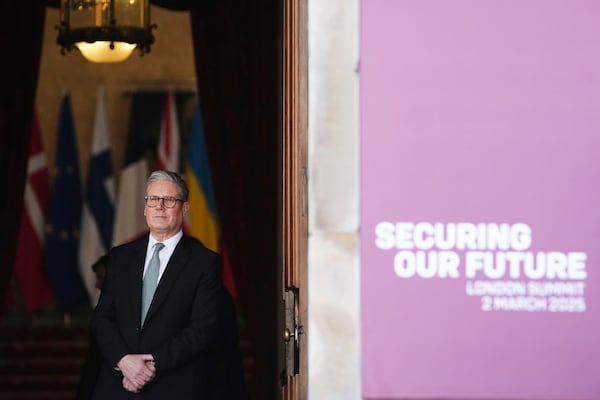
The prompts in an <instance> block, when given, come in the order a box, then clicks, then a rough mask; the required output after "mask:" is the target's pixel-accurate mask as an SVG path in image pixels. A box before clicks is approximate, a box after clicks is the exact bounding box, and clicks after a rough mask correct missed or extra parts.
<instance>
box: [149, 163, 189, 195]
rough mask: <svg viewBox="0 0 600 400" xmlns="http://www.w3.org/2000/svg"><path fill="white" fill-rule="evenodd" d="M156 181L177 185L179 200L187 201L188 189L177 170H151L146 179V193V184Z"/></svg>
mask: <svg viewBox="0 0 600 400" xmlns="http://www.w3.org/2000/svg"><path fill="white" fill-rule="evenodd" d="M156 181H168V182H173V183H174V184H176V185H177V186H178V187H179V197H180V198H181V200H183V201H188V196H189V195H190V190H189V189H188V186H187V183H185V180H184V179H183V178H182V177H181V175H179V174H178V173H177V172H173V171H163V170H159V171H154V172H152V173H151V174H150V176H149V177H148V179H147V180H146V193H148V186H150V184H152V183H153V182H156Z"/></svg>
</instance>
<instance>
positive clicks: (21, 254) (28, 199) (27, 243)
mask: <svg viewBox="0 0 600 400" xmlns="http://www.w3.org/2000/svg"><path fill="white" fill-rule="evenodd" d="M30 140H31V141H30V144H29V162H28V165H27V181H26V182H25V196H24V201H25V204H24V207H23V213H22V215H21V225H20V228H19V240H18V242H17V255H16V258H15V267H14V271H15V276H16V279H17V282H18V284H19V287H20V289H21V294H22V296H23V303H24V307H25V310H27V311H28V312H34V311H36V310H38V309H40V308H42V307H44V306H46V305H48V304H50V303H52V302H53V300H54V295H53V294H52V289H51V288H50V283H49V281H48V277H47V276H46V273H45V271H44V269H43V263H42V260H43V257H42V255H43V248H44V224H45V222H46V215H47V213H48V204H49V200H50V180H49V178H48V169H47V166H46V153H45V152H44V149H43V145H42V138H41V134H40V129H39V124H38V120H37V113H35V112H34V114H33V122H32V126H31V139H30Z"/></svg>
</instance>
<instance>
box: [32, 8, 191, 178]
mask: <svg viewBox="0 0 600 400" xmlns="http://www.w3.org/2000/svg"><path fill="white" fill-rule="evenodd" d="M150 13H151V21H152V22H153V23H155V24H157V25H158V27H157V29H155V30H154V31H153V34H154V38H155V43H154V44H153V45H152V48H151V51H150V53H147V54H145V55H144V56H141V57H140V53H139V51H137V50H136V51H134V52H133V53H132V54H131V56H130V57H129V58H128V59H127V60H125V61H123V62H121V63H114V64H95V63H92V62H89V61H87V60H86V59H85V58H84V57H83V56H82V55H81V54H79V52H78V51H76V50H74V51H71V52H68V53H66V54H65V55H62V54H61V49H60V46H59V45H58V44H57V43H56V37H57V35H58V31H57V30H56V28H55V27H56V26H57V25H58V24H59V22H60V21H59V10H58V9H57V8H50V7H49V8H48V9H47V12H46V24H45V32H44V42H43V46H42V57H41V62H40V73H39V83H38V88H37V93H36V110H37V113H38V118H39V123H40V129H41V131H42V136H43V140H44V145H45V149H46V153H47V162H48V165H53V163H54V156H55V154H54V149H55V146H56V131H57V127H58V115H59V106H60V101H61V98H62V95H63V93H64V91H65V90H68V91H69V92H70V95H71V104H72V110H73V118H74V124H75V132H76V135H77V145H78V148H79V156H80V159H79V162H80V174H81V179H82V182H85V178H86V176H87V164H88V158H89V152H90V148H91V144H92V142H91V141H92V130H93V122H94V114H95V110H96V96H97V90H98V87H99V86H103V87H104V88H105V92H106V112H107V116H108V128H109V135H110V137H109V140H110V145H111V149H112V157H113V163H114V167H115V168H114V170H115V171H117V172H118V171H119V170H120V166H121V164H122V161H123V155H124V151H125V148H124V147H125V143H126V140H127V130H128V114H129V100H130V96H128V95H127V93H128V92H130V91H132V90H137V89H166V88H167V87H169V85H170V86H172V87H173V88H174V89H180V88H181V89H186V90H195V88H196V72H195V65H194V53H193V44H192V39H191V28H190V18H189V12H187V11H171V10H165V9H163V8H160V7H157V6H152V7H151V11H150Z"/></svg>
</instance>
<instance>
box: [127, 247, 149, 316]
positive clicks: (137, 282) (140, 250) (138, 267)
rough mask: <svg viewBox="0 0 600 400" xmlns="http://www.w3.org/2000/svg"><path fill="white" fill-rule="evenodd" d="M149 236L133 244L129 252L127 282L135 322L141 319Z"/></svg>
mask: <svg viewBox="0 0 600 400" xmlns="http://www.w3.org/2000/svg"><path fill="white" fill-rule="evenodd" d="M148 240H149V236H146V237H145V238H142V239H140V240H138V241H136V242H135V244H134V246H132V249H131V250H132V251H131V259H130V262H131V268H129V274H130V275H129V277H128V278H129V279H128V282H132V287H131V293H135V295H134V296H132V299H133V301H132V303H131V305H132V307H133V315H135V316H136V321H140V320H141V319H142V278H143V275H144V263H145V261H146V250H147V248H148Z"/></svg>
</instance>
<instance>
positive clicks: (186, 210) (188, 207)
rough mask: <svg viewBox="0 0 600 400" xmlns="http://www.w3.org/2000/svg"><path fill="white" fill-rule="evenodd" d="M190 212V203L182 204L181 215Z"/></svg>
mask: <svg viewBox="0 0 600 400" xmlns="http://www.w3.org/2000/svg"><path fill="white" fill-rule="evenodd" d="M189 211H190V203H189V202H187V201H186V202H185V203H183V215H184V216H185V215H187V213H188V212H189Z"/></svg>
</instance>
